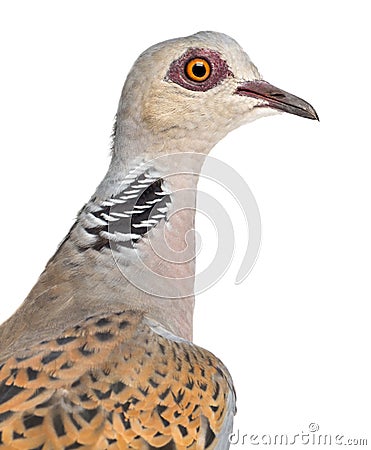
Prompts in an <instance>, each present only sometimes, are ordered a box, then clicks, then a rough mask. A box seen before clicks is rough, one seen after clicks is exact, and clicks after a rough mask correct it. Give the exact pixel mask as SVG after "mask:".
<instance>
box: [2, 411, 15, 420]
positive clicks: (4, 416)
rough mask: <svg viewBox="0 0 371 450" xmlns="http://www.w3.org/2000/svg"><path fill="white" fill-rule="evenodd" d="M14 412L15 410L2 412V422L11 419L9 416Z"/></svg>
mask: <svg viewBox="0 0 371 450" xmlns="http://www.w3.org/2000/svg"><path fill="white" fill-rule="evenodd" d="M13 414H14V412H13V411H5V412H4V413H1V414H0V423H1V422H5V421H6V420H7V419H9V417H12V415H13Z"/></svg>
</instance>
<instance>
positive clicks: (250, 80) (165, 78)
mask: <svg viewBox="0 0 371 450" xmlns="http://www.w3.org/2000/svg"><path fill="white" fill-rule="evenodd" d="M277 112H287V113H290V114H295V115H297V116H301V117H305V118H309V119H317V120H318V116H317V114H316V112H315V110H314V108H313V107H312V106H311V105H310V104H309V103H307V102H306V101H304V100H302V99H300V98H299V97H296V96H294V95H292V94H289V93H288V92H285V91H283V90H282V89H279V88H277V87H274V86H272V85H271V84H269V83H268V82H266V81H264V80H262V78H261V76H260V74H259V71H258V69H257V68H256V66H255V65H254V64H253V63H252V62H251V60H250V58H249V57H248V55H247V54H246V53H245V52H244V50H243V49H242V48H241V47H240V45H239V44H238V43H237V42H236V41H235V40H233V39H232V38H230V37H229V36H227V35H225V34H222V33H216V32H211V31H203V32H199V33H196V34H194V35H191V36H188V37H183V38H178V39H173V40H169V41H165V42H162V43H159V44H156V45H154V46H153V47H150V48H149V49H148V50H146V51H145V52H144V53H143V54H142V55H140V57H139V58H138V60H137V61H136V63H135V64H134V66H133V68H132V70H131V71H130V73H129V75H128V78H127V81H126V83H125V86H124V89H123V93H122V96H121V100H120V105H119V109H118V115H117V118H118V126H120V121H121V122H126V123H127V124H128V123H129V124H130V125H129V128H130V129H131V130H128V129H127V127H126V130H125V134H126V135H128V134H129V135H130V134H131V132H132V129H133V128H134V129H135V128H137V127H141V128H142V129H141V132H142V133H143V132H145V131H147V132H148V133H150V134H152V135H154V136H157V137H158V138H159V139H160V141H162V140H163V141H165V140H166V141H167V142H170V141H172V138H174V139H175V138H176V139H177V140H178V143H179V144H181V140H182V139H184V140H185V141H187V142H188V143H190V142H193V143H194V148H192V149H190V148H189V146H188V147H187V148H185V150H187V151H199V152H203V153H205V152H207V151H209V150H210V148H211V147H212V146H213V145H215V144H216V142H218V141H219V140H220V139H221V138H222V137H224V136H225V135H226V134H227V133H228V132H229V131H231V130H233V129H235V128H237V127H239V126H240V125H243V124H244V123H247V122H250V121H253V120H255V119H257V118H259V117H263V116H267V115H271V114H274V113H277ZM123 131H124V130H123ZM128 131H129V132H128ZM165 135H166V138H165ZM172 144H173V143H172ZM179 147H182V145H176V146H175V147H174V146H173V147H172V148H173V151H179V150H181V148H179ZM157 151H158V150H157Z"/></svg>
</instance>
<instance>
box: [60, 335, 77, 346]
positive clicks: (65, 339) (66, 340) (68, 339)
mask: <svg viewBox="0 0 371 450" xmlns="http://www.w3.org/2000/svg"><path fill="white" fill-rule="evenodd" d="M75 339H77V336H65V337H61V338H58V339H56V342H57V344H58V345H65V344H68V343H70V342H72V341H74V340H75Z"/></svg>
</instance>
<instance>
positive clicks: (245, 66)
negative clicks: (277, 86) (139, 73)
mask: <svg viewBox="0 0 371 450" xmlns="http://www.w3.org/2000/svg"><path fill="white" fill-rule="evenodd" d="M197 47H199V48H209V49H212V50H215V51H217V52H218V53H219V54H220V55H221V57H222V58H223V59H224V60H225V61H226V62H227V64H228V66H229V68H230V69H231V70H232V72H233V74H234V75H235V76H236V77H237V78H248V79H253V78H258V77H259V73H258V71H257V69H256V67H255V66H254V65H253V63H252V62H251V60H250V58H249V56H248V55H247V54H246V53H245V51H244V50H243V49H242V47H241V46H240V45H239V44H238V43H237V42H236V41H235V40H234V39H232V38H231V37H230V36H228V35H226V34H223V33H217V32H215V31H200V32H198V33H196V34H192V35H191V36H186V37H181V38H176V39H171V40H168V41H164V42H160V43H159V44H156V45H153V46H152V47H150V48H149V49H147V50H146V51H145V52H143V53H142V54H141V55H140V57H139V59H138V61H137V63H140V64H145V65H147V64H148V65H152V67H154V66H156V69H157V70H158V71H160V72H161V75H162V76H165V74H166V72H167V70H168V68H169V66H170V64H171V63H172V62H173V61H175V60H176V59H178V58H179V57H180V56H182V55H183V53H185V52H186V51H187V50H188V49H189V48H197Z"/></svg>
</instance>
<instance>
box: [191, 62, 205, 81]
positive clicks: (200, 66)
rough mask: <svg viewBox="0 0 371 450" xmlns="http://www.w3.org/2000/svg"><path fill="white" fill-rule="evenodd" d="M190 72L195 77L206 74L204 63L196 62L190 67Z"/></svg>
mask: <svg viewBox="0 0 371 450" xmlns="http://www.w3.org/2000/svg"><path fill="white" fill-rule="evenodd" d="M192 73H193V75H194V76H195V77H197V78H202V77H203V76H205V74H206V67H205V64H204V63H202V62H198V63H196V64H195V65H194V66H193V67H192Z"/></svg>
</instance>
